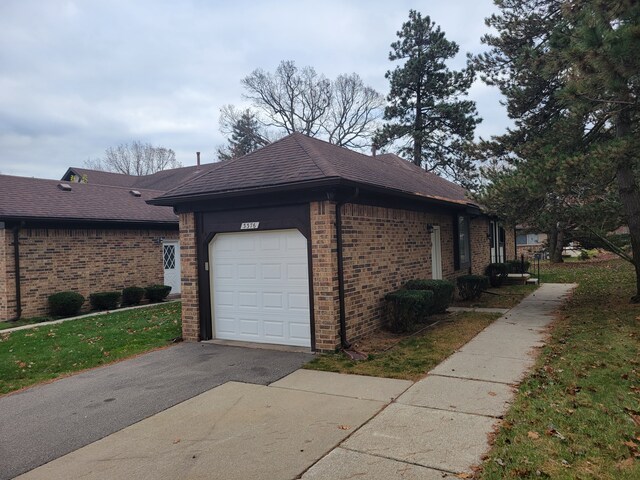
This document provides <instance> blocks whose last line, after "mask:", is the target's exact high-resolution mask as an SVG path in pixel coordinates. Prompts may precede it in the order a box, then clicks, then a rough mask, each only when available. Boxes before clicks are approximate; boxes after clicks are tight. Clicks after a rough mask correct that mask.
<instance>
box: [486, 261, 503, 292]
mask: <svg viewBox="0 0 640 480" xmlns="http://www.w3.org/2000/svg"><path fill="white" fill-rule="evenodd" d="M484 273H485V275H486V276H487V277H489V283H490V284H491V286H492V287H500V286H501V285H502V283H503V282H504V279H505V278H507V274H508V273H509V271H508V267H507V264H506V263H490V264H489V265H487V268H486V269H485V271H484Z"/></svg>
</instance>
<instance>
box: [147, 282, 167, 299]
mask: <svg viewBox="0 0 640 480" xmlns="http://www.w3.org/2000/svg"><path fill="white" fill-rule="evenodd" d="M144 291H145V293H146V295H147V298H148V299H149V301H150V302H151V303H157V302H162V301H163V300H164V299H165V298H167V295H169V292H170V291H171V287H170V286H169V285H151V286H149V287H147V288H145V289H144Z"/></svg>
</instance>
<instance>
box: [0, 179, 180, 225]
mask: <svg viewBox="0 0 640 480" xmlns="http://www.w3.org/2000/svg"><path fill="white" fill-rule="evenodd" d="M65 183H66V184H67V185H69V186H70V187H71V191H64V190H62V189H61V188H60V187H59V185H60V184H65ZM131 190H136V191H138V192H139V193H140V196H139V197H136V196H134V195H133V194H132V193H131ZM0 192H2V195H0V220H2V221H6V220H30V219H31V220H34V219H37V220H49V221H51V220H53V221H66V222H77V221H83V222H110V223H135V224H138V223H140V224H166V225H172V226H175V225H177V223H178V218H177V216H176V215H175V214H174V213H173V209H172V208H170V207H157V206H152V205H149V204H148V203H147V202H146V201H147V200H149V199H151V198H154V197H157V196H158V195H160V194H161V193H162V191H160V190H145V189H141V188H135V189H132V188H130V187H119V186H112V185H93V184H85V183H67V182H64V181H60V180H45V179H41V178H27V177H14V176H10V175H0Z"/></svg>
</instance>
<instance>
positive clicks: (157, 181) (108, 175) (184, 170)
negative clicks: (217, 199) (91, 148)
mask: <svg viewBox="0 0 640 480" xmlns="http://www.w3.org/2000/svg"><path fill="white" fill-rule="evenodd" d="M214 165H215V164H213V163H206V164H203V165H193V166H189V167H180V168H172V169H168V170H161V171H159V172H156V173H152V174H150V175H140V176H137V175H125V174H123V173H114V172H103V171H102V170H90V169H88V168H79V167H70V168H69V169H68V170H67V171H66V173H65V174H64V176H63V177H62V179H63V180H70V178H71V175H75V176H77V177H80V178H82V177H84V178H86V181H87V183H90V184H94V185H111V186H114V187H132V188H138V189H140V188H144V189H148V190H160V191H161V192H166V191H167V190H171V189H172V188H175V187H177V186H178V185H180V184H182V183H184V182H185V181H187V180H190V179H192V178H195V177H197V176H198V175H201V174H202V173H204V172H206V171H208V170H209V169H211V167H213V166H214Z"/></svg>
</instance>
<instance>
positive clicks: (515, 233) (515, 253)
mask: <svg viewBox="0 0 640 480" xmlns="http://www.w3.org/2000/svg"><path fill="white" fill-rule="evenodd" d="M504 256H505V257H506V256H507V252H504ZM513 257H514V260H518V231H517V230H516V227H513Z"/></svg>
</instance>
